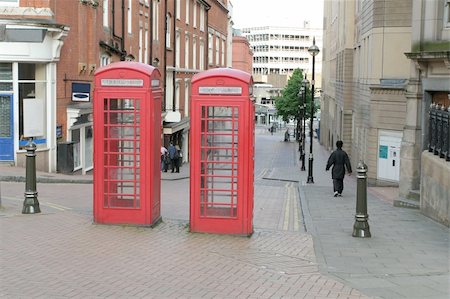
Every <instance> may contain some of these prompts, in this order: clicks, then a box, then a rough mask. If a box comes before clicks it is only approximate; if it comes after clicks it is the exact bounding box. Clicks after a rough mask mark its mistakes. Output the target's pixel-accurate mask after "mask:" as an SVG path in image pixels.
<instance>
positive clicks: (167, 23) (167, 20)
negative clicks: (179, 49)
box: [166, 14, 172, 48]
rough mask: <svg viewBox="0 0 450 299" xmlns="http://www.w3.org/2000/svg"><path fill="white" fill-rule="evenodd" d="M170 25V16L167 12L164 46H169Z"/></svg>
mask: <svg viewBox="0 0 450 299" xmlns="http://www.w3.org/2000/svg"><path fill="white" fill-rule="evenodd" d="M171 25H172V16H171V15H170V14H167V16H166V27H167V31H166V48H170V42H171V40H170V35H171V32H172V30H171V28H172V27H171Z"/></svg>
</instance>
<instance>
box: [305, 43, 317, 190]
mask: <svg viewBox="0 0 450 299" xmlns="http://www.w3.org/2000/svg"><path fill="white" fill-rule="evenodd" d="M308 52H309V54H311V56H312V79H311V102H310V104H311V126H310V130H309V131H310V132H309V141H310V144H309V161H308V180H307V183H308V184H314V177H313V160H314V158H313V131H314V130H313V127H314V83H315V82H314V67H315V64H316V55H317V54H319V52H320V50H319V47H317V46H316V38H315V37H314V38H313V44H312V46H311V47H309V48H308Z"/></svg>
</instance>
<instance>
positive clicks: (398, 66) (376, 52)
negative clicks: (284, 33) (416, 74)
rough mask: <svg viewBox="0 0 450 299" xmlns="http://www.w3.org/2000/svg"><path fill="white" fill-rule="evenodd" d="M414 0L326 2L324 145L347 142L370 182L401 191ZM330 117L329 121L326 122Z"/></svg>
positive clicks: (352, 156) (322, 137) (323, 100)
mask: <svg viewBox="0 0 450 299" xmlns="http://www.w3.org/2000/svg"><path fill="white" fill-rule="evenodd" d="M411 7H412V6H411V1H410V0H401V1H377V0H373V1H327V2H325V4H324V16H325V26H324V40H325V42H324V44H325V48H324V52H325V54H324V57H325V58H324V59H325V62H324V70H323V72H324V77H323V78H324V79H323V84H324V86H323V97H322V100H321V104H322V117H321V124H320V125H321V137H320V138H321V142H322V143H323V144H324V145H326V146H327V147H328V148H329V149H332V148H333V147H334V144H335V142H336V141H337V140H343V141H344V146H345V147H346V149H347V150H348V152H349V154H350V156H351V160H352V162H353V164H355V165H356V163H357V162H358V161H359V160H364V161H365V163H366V164H367V165H368V169H369V170H368V178H369V182H370V183H374V184H385V185H391V184H393V185H398V181H399V173H400V145H401V140H402V136H403V127H404V123H405V118H406V84H407V78H408V73H409V61H408V60H407V59H406V57H405V56H404V54H403V53H405V52H407V51H408V47H409V45H410V43H411V26H410V24H411V17H412V16H411ZM325 116H326V117H325Z"/></svg>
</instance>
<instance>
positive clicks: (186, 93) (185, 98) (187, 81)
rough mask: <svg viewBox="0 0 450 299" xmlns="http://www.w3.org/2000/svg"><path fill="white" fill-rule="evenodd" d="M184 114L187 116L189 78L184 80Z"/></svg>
mask: <svg viewBox="0 0 450 299" xmlns="http://www.w3.org/2000/svg"><path fill="white" fill-rule="evenodd" d="M184 116H186V117H187V116H189V80H185V81H184Z"/></svg>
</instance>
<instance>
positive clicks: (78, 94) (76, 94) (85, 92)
mask: <svg viewBox="0 0 450 299" xmlns="http://www.w3.org/2000/svg"><path fill="white" fill-rule="evenodd" d="M90 94H91V84H90V83H76V82H74V83H72V102H89V101H90V100H91V97H90Z"/></svg>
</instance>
